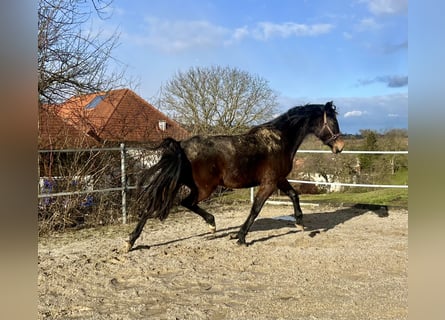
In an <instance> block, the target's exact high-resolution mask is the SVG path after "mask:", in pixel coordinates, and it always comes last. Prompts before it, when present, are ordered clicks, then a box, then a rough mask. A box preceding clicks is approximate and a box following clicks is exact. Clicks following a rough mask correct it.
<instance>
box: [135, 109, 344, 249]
mask: <svg viewBox="0 0 445 320" xmlns="http://www.w3.org/2000/svg"><path fill="white" fill-rule="evenodd" d="M336 115H337V113H336V110H335V106H334V105H333V103H332V101H331V102H328V103H326V104H308V105H304V106H298V107H294V108H292V109H289V110H288V111H287V112H286V113H284V114H282V115H280V116H278V117H277V118H275V119H273V120H271V121H269V122H266V123H264V124H261V125H258V126H255V127H253V128H252V129H250V130H249V131H248V132H247V133H245V134H241V135H234V136H228V135H220V136H210V137H202V136H194V137H192V138H190V139H187V140H182V141H176V140H174V139H171V138H167V139H165V140H164V141H163V142H162V143H161V145H160V146H159V148H162V152H163V153H162V156H161V158H160V160H159V162H158V163H157V164H155V165H154V166H153V167H151V168H148V169H144V170H143V171H142V173H141V175H140V177H139V179H138V180H139V181H138V193H139V201H143V205H144V210H143V212H142V213H141V216H140V220H139V222H138V224H137V226H136V228H135V229H134V231H133V232H132V233H131V234H130V235H129V239H128V240H127V251H129V250H131V248H132V247H133V245H134V243H135V241H136V239H137V238H138V237H139V235H140V234H141V232H142V229H143V228H144V225H145V223H146V221H147V219H148V218H159V219H160V220H164V219H165V218H167V216H168V214H169V212H170V209H171V208H172V206H173V204H174V200H175V198H176V196H177V194H178V192H179V189H180V188H181V186H187V187H188V188H189V189H190V193H189V194H188V195H187V197H185V198H184V199H183V200H182V201H181V205H182V206H184V207H185V208H187V209H189V210H191V211H193V212H194V213H196V214H198V215H200V216H201V217H202V218H203V219H204V220H205V221H206V222H207V224H208V225H209V226H210V228H211V230H212V231H213V232H214V231H215V230H216V225H215V218H214V216H213V215H212V214H210V213H208V212H207V211H205V210H204V209H202V208H201V207H199V206H198V203H199V202H200V201H202V200H204V199H206V198H208V197H209V196H210V195H211V193H212V192H213V191H214V190H215V189H216V187H217V186H225V187H227V188H248V187H253V186H259V188H258V192H257V193H256V195H255V198H254V201H253V205H252V208H251V210H250V214H249V216H248V218H247V220H246V221H245V222H244V224H243V225H242V226H241V228H240V230H239V232H238V234H237V235H236V238H237V239H238V241H237V242H238V243H239V244H244V245H245V244H246V234H247V232H248V231H249V229H250V227H251V226H252V224H253V222H254V220H255V218H256V217H257V216H258V213H259V212H260V210H261V208H262V207H263V205H264V203H265V201H266V200H267V199H268V198H269V196H270V195H271V194H272V193H273V192H274V191H275V190H276V189H277V188H278V189H279V190H281V191H283V192H284V193H285V194H286V195H288V196H289V197H290V199H291V200H292V203H293V207H294V216H295V220H296V224H297V225H300V226H302V223H303V213H302V211H301V208H300V203H299V198H298V194H297V192H296V191H295V190H294V188H293V187H292V186H291V185H290V184H289V182H288V181H287V179H286V176H287V175H288V174H289V173H290V171H291V169H292V163H293V159H294V156H295V153H296V152H297V149H298V147H299V146H300V144H301V143H302V142H303V140H304V138H305V137H306V136H307V135H308V134H314V135H315V136H317V137H318V138H319V139H320V140H321V141H322V142H323V143H324V144H325V145H328V146H329V147H330V148H331V150H332V152H333V153H339V152H341V151H342V150H343V147H344V142H343V139H342V138H341V134H340V129H339V125H338V122H337V117H336ZM145 183H147V185H144V184H145Z"/></svg>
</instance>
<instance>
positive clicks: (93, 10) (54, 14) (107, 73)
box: [38, 0, 123, 103]
mask: <svg viewBox="0 0 445 320" xmlns="http://www.w3.org/2000/svg"><path fill="white" fill-rule="evenodd" d="M111 1H112V0H91V2H90V1H85V0H39V7H38V73H39V81H38V92H39V102H40V103H59V102H62V101H64V100H66V99H67V98H68V97H70V96H72V95H76V94H83V93H91V92H94V91H102V90H103V91H105V90H108V89H110V88H113V87H116V86H119V81H121V79H122V76H123V71H117V72H116V71H111V70H110V68H109V62H110V61H112V60H113V58H112V56H111V52H112V51H113V49H115V48H116V46H117V45H118V34H117V33H113V34H112V35H111V36H109V37H106V36H104V35H103V34H101V33H100V32H97V33H95V32H92V31H91V30H90V29H91V25H88V23H91V16H92V15H93V14H97V15H98V16H99V17H100V18H106V16H105V15H106V13H107V10H106V9H107V8H108V7H109V6H110V4H111ZM113 62H116V61H113Z"/></svg>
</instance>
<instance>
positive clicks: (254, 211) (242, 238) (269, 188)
mask: <svg viewBox="0 0 445 320" xmlns="http://www.w3.org/2000/svg"><path fill="white" fill-rule="evenodd" d="M274 190H275V185H271V184H267V185H260V188H259V190H258V192H257V194H256V195H255V199H254V200H253V205H252V208H251V209H250V214H249V216H248V217H247V220H246V221H245V222H244V224H243V225H242V226H241V228H240V230H239V231H238V234H237V235H236V237H235V238H238V241H237V243H238V244H243V245H246V235H247V232H249V229H250V227H251V226H252V224H253V222H254V221H255V219H256V217H257V216H258V214H259V213H260V211H261V209H262V208H263V205H264V203H265V202H266V200H267V198H269V197H270V195H271V194H272V192H273V191H274ZM232 238H233V237H232Z"/></svg>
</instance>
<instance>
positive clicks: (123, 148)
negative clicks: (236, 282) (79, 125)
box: [38, 143, 408, 224]
mask: <svg viewBox="0 0 445 320" xmlns="http://www.w3.org/2000/svg"><path fill="white" fill-rule="evenodd" d="M140 150H142V149H141V148H126V146H125V144H124V143H121V145H120V147H116V148H94V149H64V150H39V153H70V152H98V151H101V152H102V151H114V152H116V151H119V152H120V158H121V168H120V169H121V172H120V175H121V186H120V187H115V188H104V189H91V188H90V187H89V188H87V190H79V191H70V192H55V193H40V189H39V194H38V198H39V199H43V198H51V197H62V196H70V195H79V194H92V193H103V192H121V199H122V201H121V208H122V222H123V223H124V224H125V223H126V222H127V194H128V190H131V189H136V186H129V185H128V184H127V180H126V169H127V164H126V162H127V157H128V152H129V151H140ZM297 152H298V153H331V151H328V150H326V151H325V150H298V151H297ZM342 154H405V155H407V154H408V151H347V150H345V151H342ZM288 181H289V182H294V183H306V184H315V185H334V186H349V187H373V188H405V189H407V188H408V185H379V184H356V183H339V182H318V181H305V180H293V179H289V180H288ZM39 186H41V182H40V181H39ZM253 197H254V188H251V192H250V198H251V202H253ZM269 203H272V201H270V202H269Z"/></svg>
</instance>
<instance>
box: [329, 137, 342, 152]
mask: <svg viewBox="0 0 445 320" xmlns="http://www.w3.org/2000/svg"><path fill="white" fill-rule="evenodd" d="M344 146H345V142H344V141H343V139H342V138H338V139H336V140H335V141H334V142H332V146H331V150H332V152H333V153H340V152H342V151H343V148H344Z"/></svg>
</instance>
